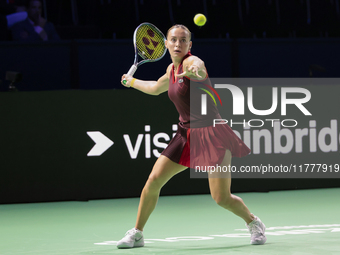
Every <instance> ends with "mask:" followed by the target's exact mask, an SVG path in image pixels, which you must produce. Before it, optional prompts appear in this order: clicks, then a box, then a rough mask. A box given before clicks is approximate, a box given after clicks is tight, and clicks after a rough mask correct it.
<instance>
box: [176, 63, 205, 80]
mask: <svg viewBox="0 0 340 255" xmlns="http://www.w3.org/2000/svg"><path fill="white" fill-rule="evenodd" d="M198 72H199V68H198V66H195V65H191V66H188V65H186V66H185V67H184V72H183V73H181V74H177V75H176V76H177V77H179V78H181V77H184V76H187V77H189V78H194V79H195V78H202V76H201V75H199V74H198Z"/></svg>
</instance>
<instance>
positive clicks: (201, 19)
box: [194, 13, 207, 27]
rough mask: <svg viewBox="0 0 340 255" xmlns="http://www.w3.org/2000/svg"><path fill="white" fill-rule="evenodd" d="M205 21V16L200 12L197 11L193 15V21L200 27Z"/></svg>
mask: <svg viewBox="0 0 340 255" xmlns="http://www.w3.org/2000/svg"><path fill="white" fill-rule="evenodd" d="M205 22H207V18H206V17H205V16H204V15H203V14H202V13H197V14H196V15H195V17H194V23H195V24H196V25H197V26H199V27H201V26H204V24H205Z"/></svg>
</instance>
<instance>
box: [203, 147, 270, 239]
mask: <svg viewBox="0 0 340 255" xmlns="http://www.w3.org/2000/svg"><path fill="white" fill-rule="evenodd" d="M231 158H232V156H231V152H230V151H229V150H227V151H226V153H225V156H224V159H223V161H222V163H221V168H222V167H223V166H226V167H228V168H227V169H230V168H229V166H230V164H231ZM209 187H210V193H211V196H212V198H213V199H214V200H215V202H216V203H217V204H218V205H219V206H221V207H223V208H225V209H227V210H229V211H231V212H233V213H234V214H236V215H237V216H239V217H241V218H242V219H243V220H244V221H245V222H246V226H247V227H248V229H249V231H250V233H251V244H264V243H265V242H266V240H267V238H266V236H265V235H264V231H265V225H264V224H263V223H262V222H261V220H260V219H259V218H258V217H256V216H255V215H253V214H252V213H251V212H250V211H249V209H248V207H247V206H246V205H245V204H244V202H243V200H242V199H241V198H240V197H238V196H235V195H233V194H231V191H230V187H231V174H230V172H222V173H218V172H214V173H209Z"/></svg>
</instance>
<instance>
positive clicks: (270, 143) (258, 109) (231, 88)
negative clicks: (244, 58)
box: [191, 78, 340, 163]
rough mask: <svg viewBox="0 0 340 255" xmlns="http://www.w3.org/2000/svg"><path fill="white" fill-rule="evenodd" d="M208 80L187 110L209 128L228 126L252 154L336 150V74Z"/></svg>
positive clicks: (338, 140) (338, 86)
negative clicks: (314, 76)
mask: <svg viewBox="0 0 340 255" xmlns="http://www.w3.org/2000/svg"><path fill="white" fill-rule="evenodd" d="M210 80H211V84H212V85H211V87H210V88H209V87H208V86H207V87H204V88H200V89H199V90H198V89H197V90H194V91H193V92H192V93H191V100H192V101H193V103H191V107H192V111H195V112H194V114H199V115H200V116H201V117H203V118H206V119H207V120H209V121H210V123H211V126H213V127H218V126H219V125H226V124H227V125H229V126H230V127H231V128H232V130H233V131H234V132H235V134H236V135H237V136H238V137H239V138H240V139H241V140H243V142H244V143H245V144H246V145H247V146H248V147H249V148H250V149H251V153H252V154H287V153H291V152H292V153H303V152H312V153H315V152H323V153H328V152H330V153H331V152H337V151H338V147H339V144H340V134H339V131H338V122H339V120H340V118H339V117H340V114H339V109H340V103H339V100H338V99H337V96H336V95H339V93H340V79H336V78H332V79H309V78H280V79H279V78H277V79H276V78H211V79H210ZM197 91H198V92H197ZM312 95H314V97H313V98H312ZM195 100H196V102H195ZM218 101H219V102H220V103H218ZM222 103H223V104H222ZM194 106H197V108H196V109H194ZM198 107H200V109H198ZM214 107H218V110H219V113H220V116H221V117H220V118H216V115H215V114H214V112H213V110H212V109H213V108H214ZM212 114H214V115H212ZM306 163H307V162H306ZM325 163H327V162H325Z"/></svg>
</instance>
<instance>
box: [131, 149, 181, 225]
mask: <svg viewBox="0 0 340 255" xmlns="http://www.w3.org/2000/svg"><path fill="white" fill-rule="evenodd" d="M185 169H187V167H185V166H182V165H179V164H177V163H175V162H173V161H171V160H170V159H169V158H167V157H165V156H163V155H161V156H160V157H159V158H158V160H157V161H156V163H155V165H154V167H153V169H152V172H151V174H150V176H149V179H148V180H147V182H146V184H145V186H144V188H143V191H142V194H141V197H140V202H139V207H138V214H137V221H136V226H135V228H137V229H139V230H141V231H143V228H144V226H145V224H146V222H147V220H148V218H149V216H150V214H151V213H152V211H153V210H154V209H155V207H156V204H157V201H158V197H159V193H160V191H161V188H162V187H163V186H164V184H165V183H167V182H168V181H169V180H170V179H171V177H173V176H174V175H176V174H178V173H180V172H182V171H183V170H185Z"/></svg>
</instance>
